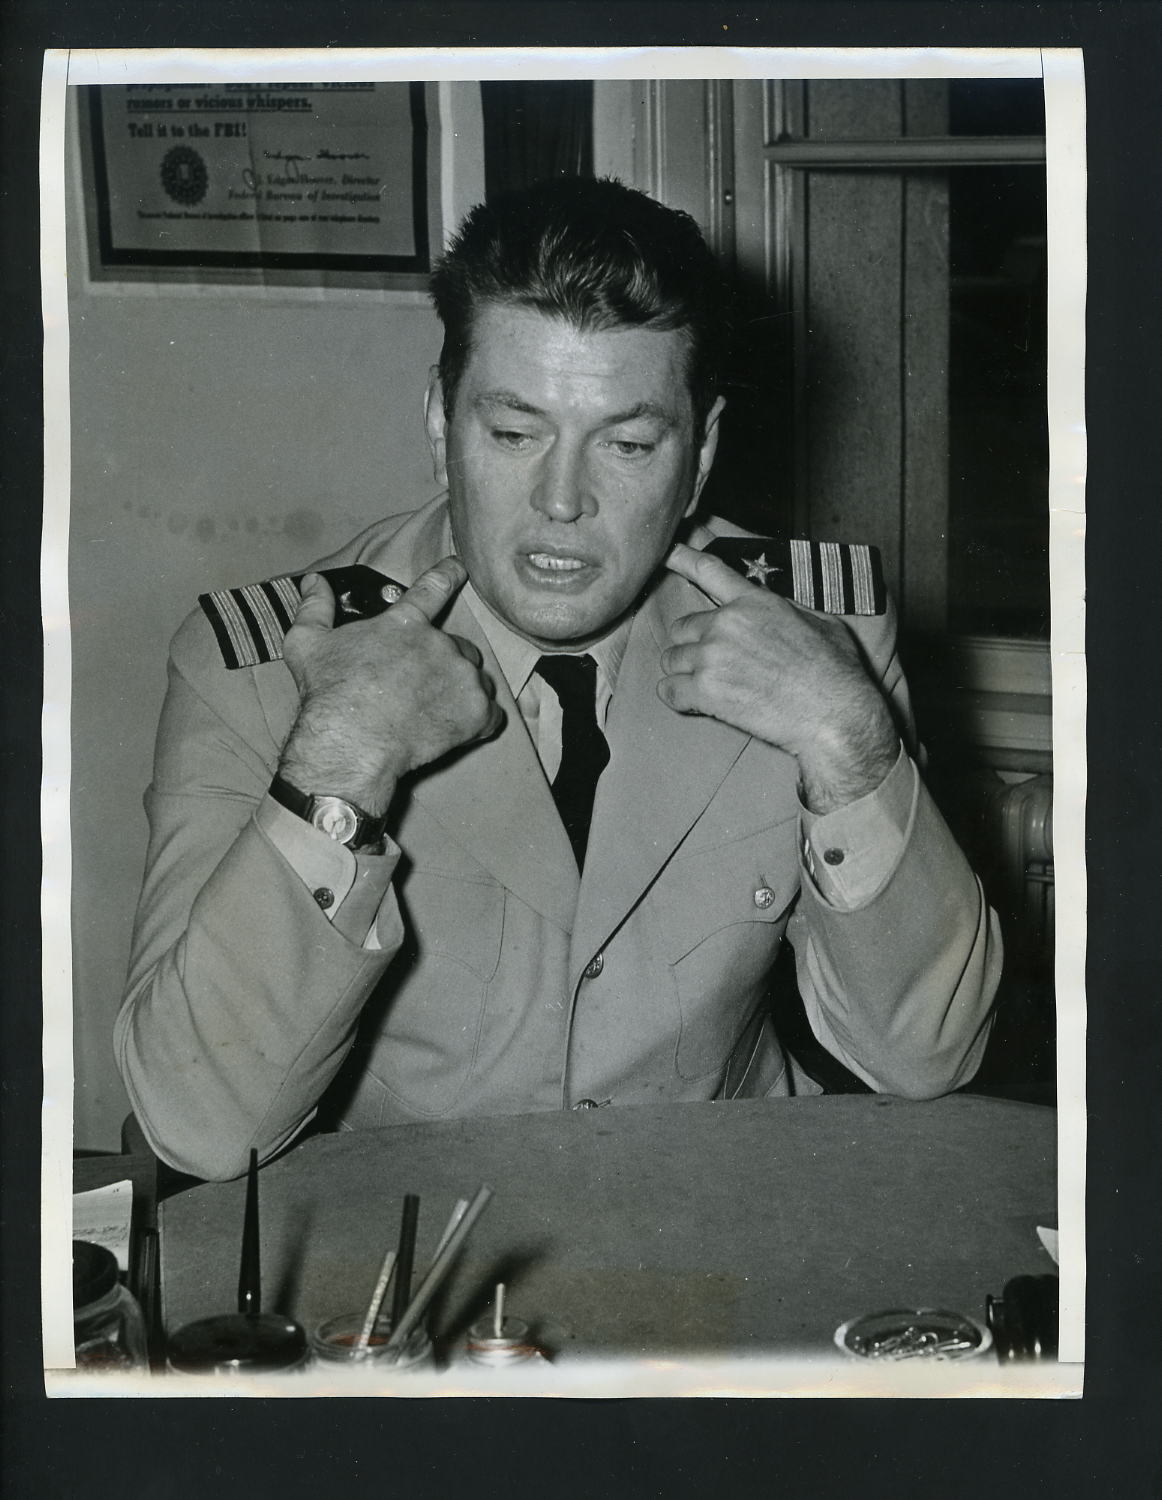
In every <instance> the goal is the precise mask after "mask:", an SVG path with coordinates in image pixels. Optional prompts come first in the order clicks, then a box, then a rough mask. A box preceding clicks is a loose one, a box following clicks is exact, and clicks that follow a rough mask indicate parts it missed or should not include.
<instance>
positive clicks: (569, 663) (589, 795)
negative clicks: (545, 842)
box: [536, 656, 609, 870]
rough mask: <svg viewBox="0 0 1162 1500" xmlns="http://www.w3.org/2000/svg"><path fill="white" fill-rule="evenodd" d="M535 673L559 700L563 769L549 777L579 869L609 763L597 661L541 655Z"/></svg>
mask: <svg viewBox="0 0 1162 1500" xmlns="http://www.w3.org/2000/svg"><path fill="white" fill-rule="evenodd" d="M536 670H537V672H538V674H539V675H540V676H541V677H543V678H544V680H545V681H546V682H547V683H548V684H549V686H550V687H551V688H552V690H553V692H554V693H556V695H557V697H558V698H559V699H560V701H561V768H560V770H559V771H558V772H557V774H556V776H555V777H554V778H553V801H554V802H555V803H556V804H557V811H558V812H559V813H560V814H561V821H562V823H564V825H565V832H566V833H567V834H568V835H569V842H570V843H571V844H572V845H573V853H574V854H575V855H576V858H577V868H578V869H579V870H580V869H581V868H582V867H583V866H584V864H585V847H586V845H587V844H588V842H589V823H590V820H591V819H592V817H593V798H594V796H595V795H596V792H597V782H598V779H599V778H600V776H601V773H602V771H604V770H605V767H606V766H607V765H608V763H609V746H608V745H607V744H606V743H605V736H604V735H603V734H602V732H601V730H600V729H599V728H598V727H597V708H596V703H597V663H596V662H595V661H594V660H593V658H592V657H591V656H542V657H541V659H540V661H539V662H538V663H537V667H536Z"/></svg>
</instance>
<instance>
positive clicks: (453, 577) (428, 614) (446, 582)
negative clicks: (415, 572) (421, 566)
mask: <svg viewBox="0 0 1162 1500" xmlns="http://www.w3.org/2000/svg"><path fill="white" fill-rule="evenodd" d="M467 581H468V570H467V568H465V566H464V564H463V563H462V562H461V561H460V559H459V558H458V557H442V558H441V559H440V561H439V562H438V563H436V564H435V565H434V566H433V567H430V568H429V569H428V571H427V572H426V573H421V574H420V576H419V577H418V578H417V579H416V581H415V583H413V584H412V586H411V588H409V589H408V590H406V592H405V593H404V595H403V597H402V598H401V599H400V601H399V603H398V604H393V605H392V607H391V615H392V618H393V619H396V620H398V619H400V618H401V617H402V618H403V619H404V620H409V619H422V620H424V621H425V622H426V623H427V624H429V625H430V624H431V623H432V622H433V620H435V618H436V616H437V615H438V614H439V613H440V611H441V610H442V609H446V608H447V606H448V605H449V604H450V603H451V602H452V600H453V599H454V598H455V596H456V594H457V593H458V592H459V591H460V589H462V588H463V587H464V585H465V583H467Z"/></svg>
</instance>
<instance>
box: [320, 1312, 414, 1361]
mask: <svg viewBox="0 0 1162 1500" xmlns="http://www.w3.org/2000/svg"><path fill="white" fill-rule="evenodd" d="M365 1318H366V1313H365V1312H362V1313H360V1312H349V1313H340V1314H339V1315H338V1316H337V1317H334V1318H328V1319H326V1321H325V1322H322V1323H320V1324H319V1326H318V1327H317V1328H316V1329H314V1331H313V1332H312V1333H311V1355H312V1359H313V1362H314V1363H315V1364H317V1365H346V1366H347V1367H348V1368H349V1369H354V1370H360V1369H373V1370H377V1371H384V1372H386V1371H387V1370H392V1369H394V1370H433V1369H435V1366H436V1361H435V1356H434V1354H433V1351H432V1341H431V1339H430V1338H429V1337H428V1334H427V1330H426V1329H425V1328H424V1327H423V1325H422V1324H420V1325H417V1326H416V1327H415V1328H413V1329H412V1331H411V1333H410V1334H409V1335H408V1337H407V1338H406V1339H405V1340H404V1345H403V1348H402V1349H400V1351H399V1353H398V1354H397V1353H396V1351H395V1350H394V1349H392V1350H390V1351H389V1350H388V1347H387V1341H388V1339H390V1338H391V1323H390V1321H385V1320H381V1321H379V1322H378V1323H376V1325H375V1327H374V1328H373V1329H372V1332H371V1338H370V1340H369V1341H368V1344H367V1348H366V1350H364V1351H362V1352H361V1351H360V1349H359V1347H358V1345H359V1336H360V1334H361V1333H362V1332H363V1323H364V1319H365Z"/></svg>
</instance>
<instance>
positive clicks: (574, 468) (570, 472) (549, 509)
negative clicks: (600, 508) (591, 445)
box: [532, 442, 597, 521]
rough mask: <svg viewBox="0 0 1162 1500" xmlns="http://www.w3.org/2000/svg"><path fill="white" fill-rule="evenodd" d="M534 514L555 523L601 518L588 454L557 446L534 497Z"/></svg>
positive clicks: (541, 473) (550, 453)
mask: <svg viewBox="0 0 1162 1500" xmlns="http://www.w3.org/2000/svg"><path fill="white" fill-rule="evenodd" d="M532 505H533V509H534V510H539V511H540V512H541V514H542V515H543V516H547V517H548V518H549V520H551V521H576V520H579V519H580V518H581V517H582V516H595V515H596V514H597V497H596V496H595V495H594V493H593V489H592V485H591V483H590V478H589V473H588V465H587V464H586V462H585V455H584V453H582V452H580V451H579V450H578V449H575V448H571V447H569V446H568V445H566V444H563V443H560V442H558V443H555V444H554V445H553V447H552V448H551V449H550V450H549V452H548V453H547V454H546V455H545V458H544V463H543V465H542V467H541V471H540V474H539V475H538V477H537V483H536V486H535V488H534V490H533V494H532Z"/></svg>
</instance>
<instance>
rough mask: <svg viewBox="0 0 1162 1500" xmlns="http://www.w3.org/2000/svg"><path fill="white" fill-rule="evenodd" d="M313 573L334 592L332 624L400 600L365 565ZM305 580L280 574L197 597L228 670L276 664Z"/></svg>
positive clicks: (396, 590) (397, 591)
mask: <svg viewBox="0 0 1162 1500" xmlns="http://www.w3.org/2000/svg"><path fill="white" fill-rule="evenodd" d="M318 571H319V573H320V575H321V576H322V577H323V578H325V579H326V580H327V582H328V583H329V584H330V585H331V587H332V589H333V590H334V591H335V624H336V625H346V624H349V623H350V622H351V621H352V620H368V619H370V618H371V617H372V616H373V615H378V614H381V613H382V612H383V611H384V610H385V609H387V608H388V607H389V606H390V605H392V604H395V603H396V602H397V601H398V600H399V599H400V598H401V597H402V596H403V593H404V589H405V587H406V586H405V585H404V584H402V583H397V582H396V580H395V579H394V578H389V577H388V576H387V574H386V573H380V572H378V571H377V570H376V569H375V568H369V567H368V566H367V565H366V563H353V564H352V565H351V566H350V567H347V568H320V569H319V570H318ZM305 577H306V574H304V573H299V574H296V575H294V576H292V575H290V574H284V575H282V576H281V577H279V578H267V579H266V580H265V581H264V582H262V583H248V584H245V585H244V586H243V587H242V588H237V589H217V590H216V591H215V592H214V593H212V594H199V595H198V603H199V604H200V605H201V606H202V611H203V613H204V614H205V616H206V618H207V619H208V620H209V622H210V624H211V625H212V626H213V628H214V635H215V637H216V638H217V641H218V649H219V650H220V651H221V653H222V660H223V661H224V662H225V663H226V665H227V667H229V668H230V669H231V671H234V670H236V669H237V668H238V667H257V666H261V665H262V663H263V662H268V661H281V660H282V643H283V638H284V636H285V635H286V633H287V631H288V630H289V629H290V628H291V625H292V624H293V623H294V618H295V613H296V612H297V610H298V607H299V601H300V599H301V598H302V588H301V585H302V581H303V579H304V578H305Z"/></svg>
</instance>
